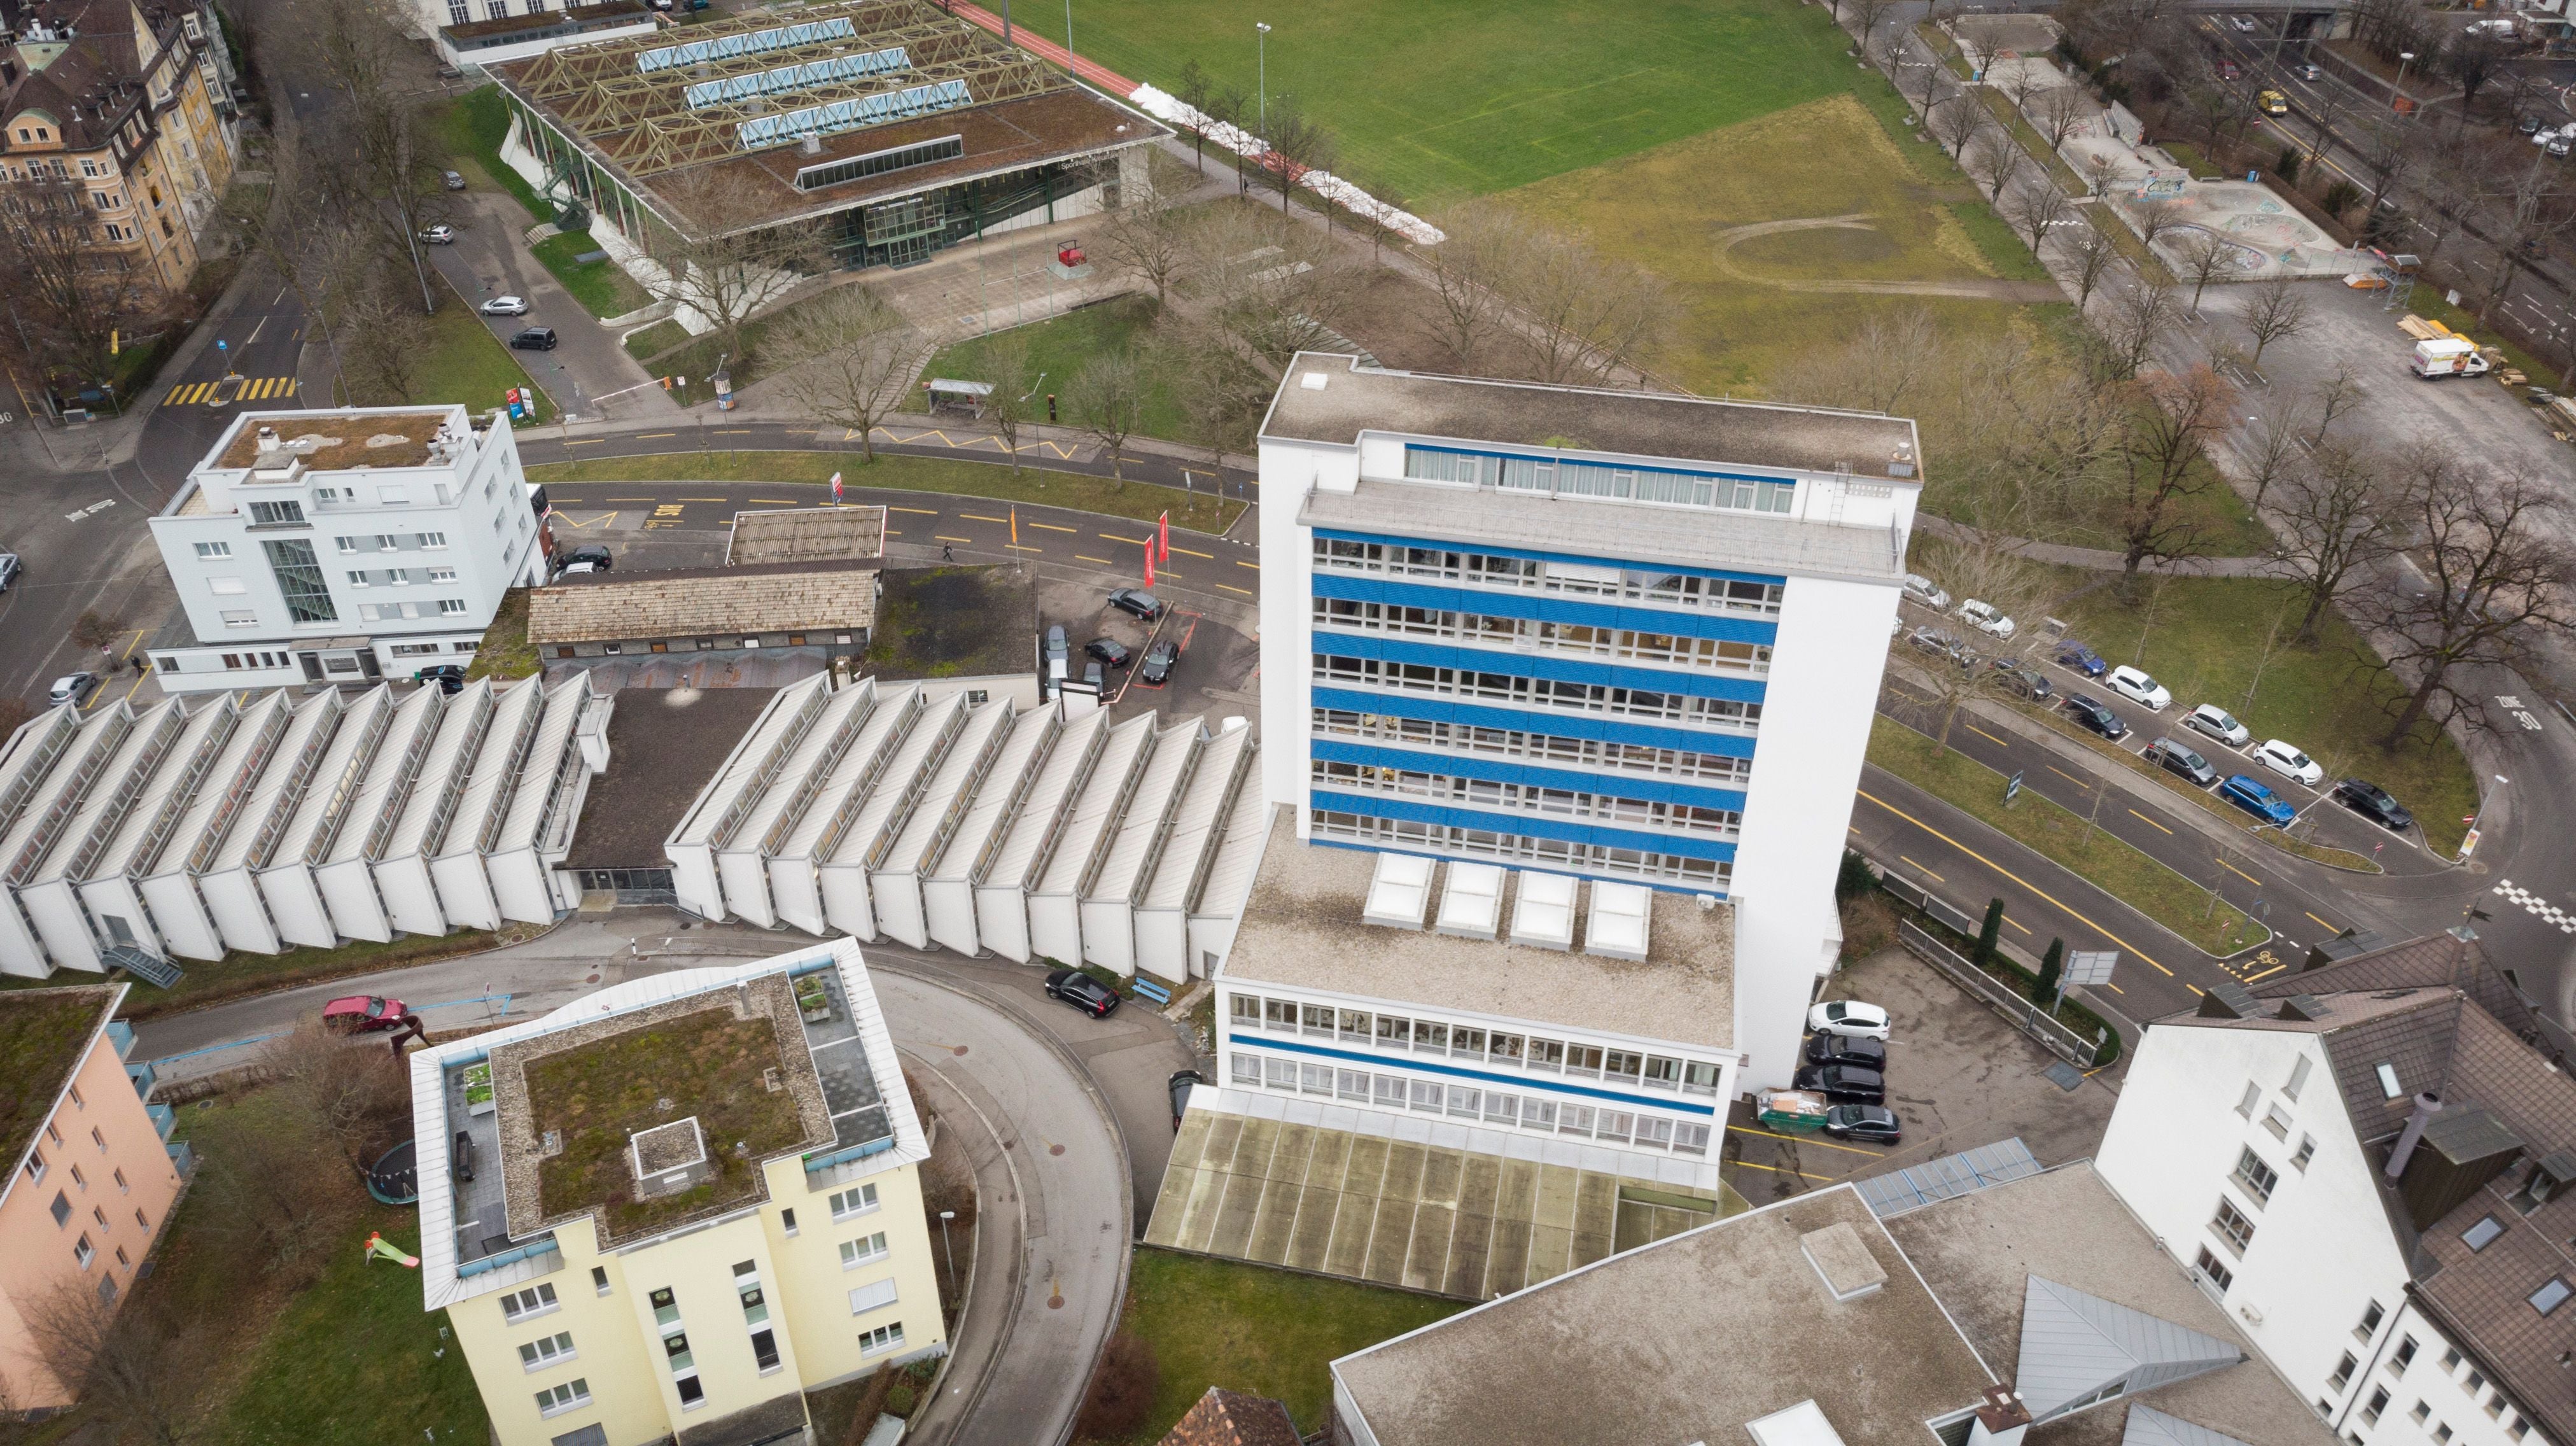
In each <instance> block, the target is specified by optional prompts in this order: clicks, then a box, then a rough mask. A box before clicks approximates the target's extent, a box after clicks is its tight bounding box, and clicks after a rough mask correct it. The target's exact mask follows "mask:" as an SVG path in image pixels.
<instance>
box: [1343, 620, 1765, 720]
mask: <svg viewBox="0 0 2576 1446" xmlns="http://www.w3.org/2000/svg"><path fill="white" fill-rule="evenodd" d="M1315 651H1316V652H1319V653H1329V654H1331V655H1332V656H1334V657H1338V658H1375V659H1379V660H1381V661H1383V662H1389V663H1413V664H1416V665H1418V666H1421V667H1427V668H1456V669H1460V670H1461V671H1464V672H1470V673H1501V674H1505V675H1507V676H1510V677H1515V678H1545V679H1547V680H1549V681H1551V682H1557V683H1586V684H1590V685H1592V686H1595V687H1603V688H1633V689H1636V690H1639V691H1641V692H1647V693H1679V694H1682V695H1683V696H1685V697H1692V698H1723V699H1725V700H1727V701H1729V702H1733V703H1759V702H1761V701H1762V695H1763V691H1764V685H1763V684H1761V683H1760V682H1757V681H1755V680H1754V679H1751V678H1721V677H1716V676H1713V675H1710V674H1707V673H1680V672H1670V671H1666V670H1664V669H1660V668H1639V667H1633V666H1631V665H1629V664H1626V663H1595V662H1591V661H1589V660H1587V659H1583V658H1560V657H1555V656H1552V655H1549V654H1546V653H1522V652H1506V651H1502V650H1499V649H1493V648H1462V647H1459V646H1457V645H1456V644H1453V643H1420V642H1415V641H1413V640H1412V639H1409V638H1389V637H1378V636H1373V635H1371V634H1368V633H1343V632H1333V631H1330V630H1328V629H1324V628H1317V629H1315Z"/></svg>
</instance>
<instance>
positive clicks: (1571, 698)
mask: <svg viewBox="0 0 2576 1446" xmlns="http://www.w3.org/2000/svg"><path fill="white" fill-rule="evenodd" d="M1919 459H1920V451H1919V445H1918V440H1917V437H1916V433H1915V427H1914V424H1913V423H1912V422H1911V421H1909V420H1906V419H1903V418H1897V417H1889V416H1883V415H1878V414H1873V413H1859V412H1845V411H1832V410H1823V409H1814V408H1802V407H1789V406H1773V405H1763V404H1756V403H1746V402H1722V401H1708V400H1704V399H1700V398H1692V397H1679V396H1668V395H1657V394H1652V393H1641V392H1618V391H1606V390H1591V389H1584V388H1574V387H1559V386H1542V385H1535V384H1529V383H1520V382H1501V381H1484V380H1471V379H1464V378H1457V377H1443V376H1431V375H1421V374H1414V373H1407V372H1397V371H1388V370H1384V369H1381V368H1378V367H1374V366H1370V365H1366V364H1363V363H1361V362H1360V361H1358V360H1356V359H1355V358H1352V357H1348V356H1335V355H1318V354H1311V353H1310V354H1304V355H1301V356H1299V357H1298V358H1297V359H1296V361H1295V362H1294V363H1293V365H1292V366H1291V367H1290V369H1289V371H1288V374H1287V376H1286V378H1285V380H1284V382H1283V384H1282V386H1281V388H1280V391H1279V394H1278V396H1277V398H1276V399H1275V400H1274V401H1273V403H1272V405H1271V410H1270V414H1269V416H1268V417H1267V418H1266V419H1265V421H1264V422H1263V425H1262V428H1261V438H1260V461H1261V552H1262V558H1261V563H1262V569H1263V571H1262V593H1261V641H1262V648H1261V652H1262V678H1261V696H1262V733H1263V747H1262V754H1261V756H1262V760H1263V782H1264V791H1265V797H1266V798H1267V799H1268V800H1269V801H1270V802H1272V803H1274V804H1285V805H1287V806H1288V807H1289V809H1290V811H1291V812H1292V814H1293V815H1294V819H1295V828H1296V834H1297V837H1298V838H1299V839H1300V840H1311V841H1312V842H1313V843H1317V844H1339V845H1347V846H1357V847H1361V848H1370V849H1380V850H1390V851H1400V852H1406V853H1418V854H1426V855H1433V856H1438V857H1445V858H1453V859H1465V860H1473V861H1477V862H1486V863H1497V864H1502V865H1505V866H1506V867H1509V868H1516V869H1529V870H1544V871H1551V872H1555V873H1560V874H1570V875H1576V876H1583V877H1589V878H1594V879H1603V880H1613V881H1617V882H1620V883H1631V884H1645V885H1648V886H1651V887H1653V888H1655V889H1658V890H1667V891H1683V892H1688V893H1694V894H1702V895H1708V896H1714V898H1715V899H1716V900H1719V901H1723V903H1724V904H1725V906H1726V907H1727V908H1729V909H1730V910H1731V911H1732V912H1733V914H1734V916H1735V932H1734V951H1733V952H1734V974H1735V982H1734V990H1733V1009H1734V1014H1735V1018H1734V1019H1733V1021H1731V1024H1732V1029H1731V1038H1732V1039H1733V1040H1734V1041H1735V1043H1736V1045H1737V1047H1738V1048H1739V1049H1741V1050H1742V1051H1744V1052H1745V1061H1744V1072H1745V1077H1744V1080H1743V1083H1744V1084H1745V1085H1746V1086H1752V1085H1760V1084H1772V1083H1786V1081H1787V1076H1788V1074H1789V1073H1790V1071H1791V1070H1792V1069H1793V1068H1794V1064H1795V1061H1794V1058H1793V1055H1794V1052H1795V1049H1796V1045H1797V1037H1798V1036H1797V1032H1798V1030H1799V1028H1800V1027H1801V1024H1802V1022H1803V1018H1804V1012H1805V1009H1806V1006H1807V1003H1808V1001H1809V999H1810V998H1811V997H1812V995H1813V992H1814V988H1815V984H1816V981H1817V979H1818V978H1819V976H1820V975H1822V974H1823V973H1824V972H1825V971H1827V970H1828V969H1830V968H1831V967H1832V963H1833V960H1834V957H1835V955H1836V953H1837V951H1838V949H1839V948H1840V944H1841V927H1840V924H1839V921H1838V916H1837V913H1836V909H1835V904H1834V893H1833V888H1834V879H1835V875H1836V871H1837V869H1838V868H1839V865H1840V862H1841V857H1842V852H1843V846H1844V839H1845V834H1846V830H1847V828H1848V826H1849V823H1850V815H1851V809H1852V806H1853V797H1854V793H1855V790H1856V788H1857V787H1858V784H1859V778H1860V766H1861V759H1862V754H1863V752H1864V751H1865V749H1866V747H1867V745H1868V741H1869V730H1870V720H1871V716H1872V713H1873V709H1874V706H1875V700H1876V696H1877V692H1878V687H1879V679H1880V674H1881V671H1882V669H1883V667H1884V664H1885V661H1886V649H1887V639H1888V636H1889V632H1890V629H1891V627H1892V626H1893V623H1894V619H1895V617H1896V611H1897V598H1898V594H1899V588H1900V583H1901V581H1902V578H1903V575H1904V558H1905V551H1906V543H1907V540H1908V536H1909V534H1910V532H1911V531H1912V528H1913V523H1914V509H1915V503H1916V499H1917V495H1918V493H1919V491H1920V489H1921V464H1920V460H1919Z"/></svg>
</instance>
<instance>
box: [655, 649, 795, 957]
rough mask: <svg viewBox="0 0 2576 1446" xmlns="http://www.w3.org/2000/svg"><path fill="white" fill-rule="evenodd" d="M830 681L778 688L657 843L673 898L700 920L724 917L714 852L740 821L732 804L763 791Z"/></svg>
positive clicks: (737, 803)
mask: <svg viewBox="0 0 2576 1446" xmlns="http://www.w3.org/2000/svg"><path fill="white" fill-rule="evenodd" d="M830 686H831V680H830V679H829V678H827V677H824V676H821V675H819V674H818V675H817V676H815V677H812V678H808V679H806V680H805V681H804V682H802V683H798V684H795V685H794V686H792V687H786V688H781V689H779V690H778V692H777V694H776V695H775V696H773V697H772V698H771V699H770V700H769V706H768V707H766V708H763V709H762V710H761V713H760V720H759V721H758V722H757V723H754V724H753V725H752V728H751V731H750V732H749V733H746V734H744V735H743V739H742V741H741V742H740V743H737V744H735V745H734V750H733V752H732V753H730V754H728V755H726V757H725V763H724V767H722V768H720V769H718V770H717V771H716V775H715V777H714V778H712V779H710V780H709V781H708V783H707V786H706V787H705V788H703V789H701V790H699V792H698V797H697V800H696V802H694V803H692V804H690V805H689V811H688V812H687V813H686V814H683V815H681V818H680V822H679V825H678V826H677V827H675V828H673V829H672V830H671V836H670V838H668V839H667V840H665V841H664V842H663V845H662V852H663V854H664V855H665V856H666V857H668V858H669V859H670V861H671V888H672V891H673V892H674V893H676V894H677V895H678V896H679V901H680V907H682V908H684V909H687V910H688V911H689V912H690V913H693V914H696V915H698V916H699V917H701V918H706V919H716V920H722V919H724V918H726V917H728V915H727V914H726V912H725V897H724V879H723V876H722V875H721V874H720V873H719V872H718V871H717V868H716V851H717V850H718V849H720V848H722V847H724V844H725V840H726V837H727V836H728V834H729V833H730V831H731V829H732V828H733V826H734V825H735V824H736V823H738V822H740V811H739V809H738V807H737V806H738V805H741V804H743V803H744V801H745V799H744V795H745V794H746V793H749V794H753V795H754V796H755V799H756V796H757V793H758V790H759V789H761V788H762V787H763V786H765V783H766V781H767V779H768V778H769V776H770V775H771V774H772V773H774V772H775V769H776V765H777V764H778V763H779V762H780V761H781V759H782V758H783V757H784V752H785V750H787V749H791V748H793V747H794V746H795V740H796V739H797V738H798V737H799V736H800V735H801V734H802V732H803V730H804V728H805V725H806V724H808V723H810V722H811V721H812V719H813V710H815V709H816V708H819V707H820V706H821V705H822V701H823V697H824V693H825V690H827V689H828V688H829V687H830Z"/></svg>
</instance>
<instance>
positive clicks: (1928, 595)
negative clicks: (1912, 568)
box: [1905, 572, 1950, 612]
mask: <svg viewBox="0 0 2576 1446" xmlns="http://www.w3.org/2000/svg"><path fill="white" fill-rule="evenodd" d="M1905 596H1906V597H1907V598H1909V599H1910V600H1912V601H1914V602H1919V603H1921V604H1923V605H1924V606H1925V607H1927V608H1930V609H1932V610H1933V611H1935V612H1946V611H1947V610H1948V609H1949V606H1950V594H1949V593H1948V592H1947V591H1945V590H1944V589H1943V588H1942V587H1941V585H1940V584H1939V583H1936V582H1934V581H1933V580H1932V579H1930V578H1928V577H1925V576H1923V575H1922V574H1920V573H1912V572H1909V573H1907V574H1906V575H1905Z"/></svg>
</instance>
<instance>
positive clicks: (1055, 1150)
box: [1047, 1145, 1064, 1155]
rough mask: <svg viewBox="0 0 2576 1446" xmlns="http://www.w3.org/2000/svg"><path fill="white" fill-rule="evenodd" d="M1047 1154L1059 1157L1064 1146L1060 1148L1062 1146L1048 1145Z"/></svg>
mask: <svg viewBox="0 0 2576 1446" xmlns="http://www.w3.org/2000/svg"><path fill="white" fill-rule="evenodd" d="M1047 1153H1048V1154H1050V1155H1061V1154H1063V1153H1064V1146H1062V1145H1049V1146H1047Z"/></svg>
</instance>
